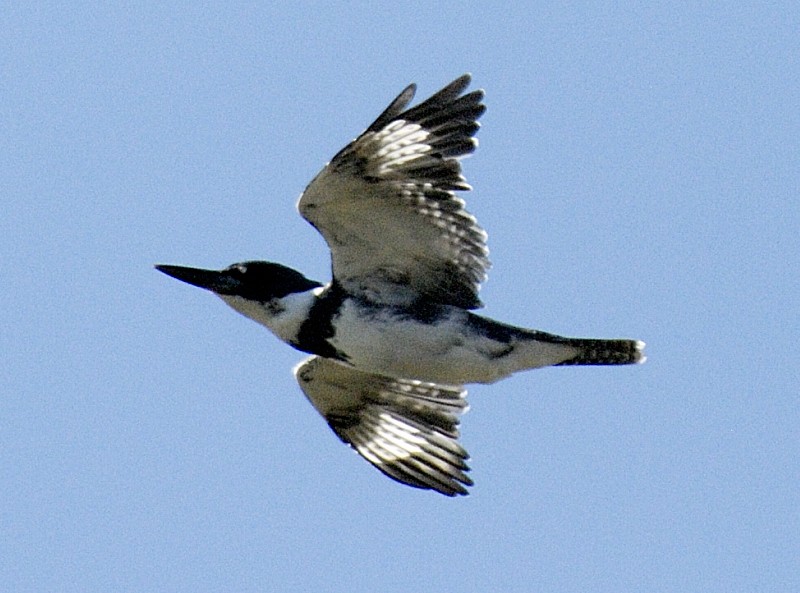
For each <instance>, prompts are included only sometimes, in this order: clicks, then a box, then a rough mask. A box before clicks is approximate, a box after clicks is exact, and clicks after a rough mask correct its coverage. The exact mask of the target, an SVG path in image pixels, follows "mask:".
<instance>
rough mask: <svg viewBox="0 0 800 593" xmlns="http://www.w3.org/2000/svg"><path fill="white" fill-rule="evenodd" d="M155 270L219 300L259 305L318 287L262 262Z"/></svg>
mask: <svg viewBox="0 0 800 593" xmlns="http://www.w3.org/2000/svg"><path fill="white" fill-rule="evenodd" d="M156 269H157V270H158V271H159V272H163V273H165V274H166V275H167V276H172V277H173V278H176V279H178V280H181V281H182V282H186V283H187V284H191V285H193V286H199V287H200V288H205V289H206V290H210V291H211V292H213V293H215V294H217V295H219V296H221V297H226V296H227V297H241V298H242V299H245V300H247V301H257V302H262V303H264V302H268V301H271V300H273V299H280V298H283V297H285V296H287V295H289V294H293V293H298V292H305V291H307V290H311V289H313V288H317V287H319V286H322V285H321V284H320V283H319V282H315V281H314V280H309V279H308V278H306V277H305V276H303V275H302V274H301V273H300V272H298V271H296V270H293V269H291V268H287V267H286V266H282V265H280V264H274V263H271V262H265V261H248V262H241V263H238V264H232V265H230V266H228V267H227V268H225V269H224V270H221V271H216V270H203V269H200V268H187V267H184V266H168V265H157V266H156Z"/></svg>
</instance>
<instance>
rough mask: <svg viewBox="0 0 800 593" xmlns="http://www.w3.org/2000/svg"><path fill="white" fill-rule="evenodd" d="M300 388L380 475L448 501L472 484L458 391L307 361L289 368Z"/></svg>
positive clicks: (324, 361) (462, 393) (462, 403)
mask: <svg viewBox="0 0 800 593" xmlns="http://www.w3.org/2000/svg"><path fill="white" fill-rule="evenodd" d="M294 374H295V377H296V378H297V381H298V383H300V388H301V389H302V390H303V392H304V393H305V394H306V397H308V399H309V400H310V401H311V403H312V404H313V405H314V407H315V408H316V409H317V411H319V412H320V414H322V415H323V416H324V417H325V419H326V420H327V421H328V424H329V425H330V427H331V428H332V429H333V431H334V432H335V433H336V434H337V435H338V436H339V438H340V439H342V441H344V442H345V443H347V444H349V445H351V446H352V447H353V448H354V449H355V450H356V451H357V452H358V453H359V454H360V455H361V456H362V457H363V458H364V459H366V460H367V461H369V462H370V463H371V464H372V465H374V466H375V467H377V468H378V469H379V470H380V471H382V472H383V473H384V474H386V475H387V476H389V477H390V478H393V479H395V480H397V481H398V482H402V483H403V484H408V485H409V486H414V487H416V488H427V489H432V490H436V491H437V492H441V493H442V494H445V495H447V496H455V495H457V494H467V490H466V488H465V486H471V485H472V480H470V479H469V477H468V476H467V475H466V474H465V472H467V471H469V467H467V465H466V463H465V461H466V459H468V458H469V455H467V452H466V451H465V450H464V448H463V447H462V446H461V445H459V443H458V416H459V414H461V413H463V412H464V411H466V409H467V403H466V401H465V397H466V394H467V392H466V391H465V390H464V389H463V388H462V387H455V386H446V385H436V384H434V383H425V382H422V381H413V380H406V379H392V378H389V377H384V376H382V375H376V374H373V373H365V372H362V371H358V370H355V369H352V368H350V367H347V366H344V365H342V364H339V363H337V362H333V361H331V360H329V359H327V358H321V357H318V356H312V357H310V358H308V359H306V360H304V361H303V362H302V363H300V364H299V365H298V366H297V367H295V369H294Z"/></svg>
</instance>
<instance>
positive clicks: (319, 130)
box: [0, 2, 800, 593]
mask: <svg viewBox="0 0 800 593" xmlns="http://www.w3.org/2000/svg"><path fill="white" fill-rule="evenodd" d="M263 4H264V6H262V4H261V3H246V4H232V3H231V4H227V3H225V4H219V5H217V4H210V5H209V4H206V5H199V4H194V3H180V4H175V5H172V6H165V5H164V4H163V3H146V2H144V3H136V4H118V5H115V6H109V5H108V4H107V3H96V4H92V3H71V4H68V5H65V6H56V5H52V4H49V3H41V4H38V5H36V6H34V5H32V4H28V3H20V4H19V5H14V6H7V7H5V8H4V9H3V11H2V15H0V29H1V30H2V31H3V35H2V36H0V89H1V90H0V192H2V195H3V206H2V216H0V248H2V256H3V268H4V270H3V275H2V277H3V288H2V290H0V299H2V301H1V302H0V305H1V306H0V327H1V328H2V331H0V354H1V355H2V360H3V364H2V371H0V425H1V426H2V429H1V430H0V534H1V537H0V583H2V587H0V588H2V589H4V590H8V591H18V592H27V591H61V592H70V591H98V592H99V591H241V592H246V591H270V590H271V591H283V592H293V591H335V592H339V591H342V592H345V591H346V592H349V593H352V592H361V591H385V592H394V591H442V590H458V591H461V592H462V593H471V592H478V591H493V590H494V591H506V592H528V591H564V592H567V591H570V592H572V591H575V592H577V591H581V592H582V591H603V592H604V591H609V592H612V591H613V592H615V593H620V592H627V591H675V592H682V593H684V592H687V591H703V592H709V591H726V592H729V591H771V592H777V591H787V592H788V591H797V590H798V589H800V576H798V575H800V570H798V558H800V510H799V509H800V496H798V483H800V455H799V453H800V428H798V427H800V413H799V412H798V408H799V407H798V387H797V386H798V371H797V368H798V365H797V330H798V305H799V304H800V299H799V298H798V296H800V289H799V288H798V286H799V285H798V280H797V278H798V272H797V269H798V259H799V257H798V256H799V255H800V240H799V239H798V234H799V233H798V230H799V229H800V216H799V215H798V214H799V210H800V206H799V205H798V204H800V201H798V190H800V173H799V172H800V140H798V139H799V138H800V115H799V114H800V110H799V109H798V105H800V83H798V72H797V64H798V63H799V62H800V35H799V34H798V29H799V27H800V10H798V8H797V5H796V3H791V2H785V3H782V2H775V3H737V4H733V3H730V4H729V5H728V6H727V7H721V6H720V3H703V2H701V3H692V4H689V5H686V6H682V5H681V4H680V3H667V4H661V3H631V4H627V5H618V4H617V3H607V2H603V3H580V2H579V3H566V4H565V3H554V4H553V5H552V6H544V5H543V6H539V7H530V6H524V4H523V5H518V6H508V5H505V4H500V3H494V2H481V3H437V4H436V6H434V5H433V3H430V4H427V3H402V4H396V3H393V4H389V3H384V4H378V3H374V2H371V3H366V2H364V3H349V4H348V3H345V4H338V5H336V7H335V8H324V7H320V6H319V5H318V4H317V3H305V2H294V3H291V4H289V3H273V6H271V7H270V6H266V4H267V3H263ZM465 71H469V72H472V73H473V76H474V85H475V86H476V87H481V88H484V89H485V90H486V93H487V98H486V102H487V104H488V111H487V113H486V114H485V116H484V117H483V119H482V122H483V128H482V130H481V132H480V134H479V138H480V142H481V147H480V149H479V150H478V152H477V153H476V155H475V156H474V157H472V158H470V159H469V160H467V161H466V162H465V170H466V175H467V177H468V179H469V181H470V182H471V183H472V185H473V186H474V188H475V189H474V191H473V192H471V193H470V194H468V195H467V196H466V198H467V200H468V204H469V207H470V210H471V211H472V212H473V213H474V214H475V215H476V216H477V217H478V218H479V220H480V222H481V223H482V225H483V226H484V227H485V228H486V229H487V230H488V232H489V234H490V243H489V245H490V248H491V256H492V260H493V263H494V267H493V268H492V271H491V274H490V279H489V281H488V283H487V284H486V285H485V287H484V290H483V292H482V297H483V300H484V302H486V303H487V308H486V309H485V312H486V314H487V315H490V316H492V317H495V318H498V319H502V320H503V321H506V322H510V323H515V324H518V325H525V326H528V327H535V328H538V329H542V330H546V331H551V332H556V333H561V334H565V335H574V336H596V337H632V338H639V339H642V340H645V341H646V342H647V343H648V355H649V360H648V362H647V363H646V364H645V365H643V366H641V367H636V368H557V369H545V370H539V371H534V372H530V373H524V374H521V375H517V376H515V377H513V378H511V379H509V380H506V381H504V382H502V383H498V384H495V385H491V386H473V387H472V388H471V390H470V402H471V406H472V407H471V410H470V412H469V413H468V414H467V415H466V416H465V417H464V422H463V425H462V429H463V430H462V434H463V443H464V444H465V446H466V447H467V448H468V450H469V451H470V453H471V454H472V460H471V465H472V467H473V471H472V477H473V479H474V480H475V482H476V485H475V487H474V488H473V489H472V494H471V495H470V496H468V497H465V498H461V499H457V500H453V499H447V498H445V497H442V496H438V495H435V494H432V493H427V492H422V491H418V490H414V489H410V488H404V487H402V486H400V485H398V484H396V483H394V482H392V481H390V480H388V479H385V478H384V477H383V476H381V475H380V474H379V473H378V472H376V471H375V470H374V469H372V468H371V467H370V466H369V465H368V464H366V463H365V462H363V461H362V460H361V459H359V458H358V457H357V456H356V455H355V454H354V453H352V452H350V451H348V450H347V448H345V447H344V446H343V445H341V444H340V443H339V442H338V440H337V439H336V437H335V436H334V435H333V433H331V432H330V431H329V430H328V428H327V427H326V425H325V423H324V421H323V420H322V419H321V418H320V417H318V416H317V415H316V414H315V412H314V411H313V409H312V408H311V407H310V406H309V405H308V403H307V402H306V401H305V400H304V398H303V396H302V394H301V392H300V390H299V388H298V387H297V385H296V384H295V382H294V379H293V377H292V375H291V373H290V369H291V367H292V366H293V365H294V364H295V363H296V362H297V361H298V360H300V358H301V355H300V353H297V352H294V351H292V350H291V349H290V348H288V347H286V346H285V345H283V344H280V343H279V342H278V341H277V340H275V339H274V338H273V337H272V336H270V335H269V334H268V333H267V332H266V331H265V330H264V329H263V328H261V327H259V326H257V325H256V324H254V323H252V322H250V321H248V320H246V319H245V318H243V317H240V316H238V315H236V314H235V313H234V312H233V311H231V310H229V309H228V308H227V307H225V306H224V305H223V304H222V303H221V302H220V301H219V300H218V299H215V298H213V297H212V296H210V295H208V294H206V293H203V292H201V291H198V290H196V289H192V288H190V287H187V286H185V285H181V284H180V283H178V282H175V281H174V280H171V279H169V278H166V277H165V276H163V275H162V274H159V273H157V272H156V271H155V270H153V268H152V266H153V264H155V263H176V264H188V265H196V266H205V267H222V266H225V265H227V264H229V263H231V262H234V261H241V260H244V259H254V258H256V259H268V260H273V261H279V262H282V263H284V264H287V265H290V266H293V267H296V268H298V269H301V270H302V271H303V272H304V273H306V274H307V275H308V276H310V277H312V278H318V279H322V280H326V279H327V278H328V266H329V262H328V253H327V250H326V248H325V245H324V243H323V241H322V240H321V238H320V237H318V236H317V234H316V233H315V232H314V230H313V229H312V228H311V227H310V226H309V225H307V224H306V223H305V222H304V221H303V220H302V219H301V218H300V217H299V216H298V215H297V214H296V212H295V210H294V206H295V201H296V198H297V196H298V195H299V194H300V192H301V191H302V189H303V187H304V186H305V184H306V183H307V182H308V181H309V180H310V179H311V178H312V176H313V175H314V174H315V173H316V172H317V171H318V170H319V168H320V167H321V166H322V165H323V164H324V163H325V162H326V161H327V160H328V159H329V158H330V157H331V156H332V155H333V154H334V153H335V152H336V151H337V150H338V149H339V148H341V147H342V146H343V145H344V143H346V142H347V141H349V140H350V139H351V138H353V137H354V136H355V135H356V134H358V133H359V132H360V131H361V130H362V129H363V128H364V127H365V126H366V125H367V124H369V123H370V122H371V121H372V119H373V118H374V117H375V116H377V114H378V113H379V112H380V111H381V110H382V109H383V108H384V107H385V106H386V104H387V103H388V102H389V101H390V100H391V99H392V98H393V97H394V96H395V94H396V93H397V92H399V91H400V90H401V89H402V88H403V87H404V86H405V85H406V84H407V83H409V82H412V81H415V82H417V83H418V84H419V97H421V98H422V97H424V96H427V95H428V94H430V93H431V92H433V91H435V90H438V89H439V88H440V87H441V86H443V85H444V84H446V83H447V82H449V81H450V80H452V79H453V78H455V77H456V76H458V75H460V74H461V73H463V72H465Z"/></svg>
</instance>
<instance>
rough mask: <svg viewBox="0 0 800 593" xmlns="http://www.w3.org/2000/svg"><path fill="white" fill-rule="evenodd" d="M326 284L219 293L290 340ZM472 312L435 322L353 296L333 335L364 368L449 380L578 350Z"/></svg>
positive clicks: (528, 365) (527, 365)
mask: <svg viewBox="0 0 800 593" xmlns="http://www.w3.org/2000/svg"><path fill="white" fill-rule="evenodd" d="M322 290H323V288H318V289H315V290H313V291H309V292H305V293H299V294H293V295H289V296H287V297H285V298H283V299H280V300H275V301H273V302H270V303H266V304H262V303H258V302H253V301H248V300H246V299H243V298H241V297H236V296H224V295H223V296H222V297H221V298H222V299H223V300H224V301H225V302H226V303H227V304H228V305H230V306H231V307H233V308H234V309H235V310H236V311H238V312H239V313H241V314H242V315H245V316H246V317H249V318H250V319H253V320H254V321H257V322H258V323H260V324H262V325H264V326H265V327H267V328H268V329H269V330H270V331H271V332H272V333H274V334H275V335H276V336H277V337H278V338H280V339H281V340H283V341H284V342H289V343H291V342H292V341H293V340H294V339H295V338H296V337H297V334H298V332H299V331H300V327H301V325H302V324H303V322H304V321H305V319H306V317H307V316H308V312H309V310H310V309H311V306H312V305H313V304H314V301H315V299H316V297H317V295H318V294H319V293H320V292H322ZM468 315H469V314H468V313H467V312H466V311H464V310H463V309H459V308H457V307H452V308H451V309H450V312H449V315H448V316H447V317H446V318H444V319H442V320H440V321H438V322H437V323H433V324H429V323H421V322H419V321H415V320H413V319H407V318H398V317H396V316H394V315H393V314H392V313H391V309H390V310H388V311H387V312H385V313H380V312H378V313H376V311H375V310H374V309H369V310H368V311H365V310H364V309H362V308H360V307H358V306H357V305H356V304H354V303H353V302H351V301H348V302H346V303H345V304H344V306H343V307H342V309H341V310H340V312H339V316H338V317H337V318H336V319H335V321H334V327H335V334H334V336H333V337H332V338H331V339H330V343H331V345H332V346H333V347H334V348H336V350H338V351H340V352H343V353H344V354H345V356H346V357H347V362H348V363H349V364H350V365H352V366H353V367H355V368H357V369H360V370H362V371H367V372H371V373H379V374H381V375H386V376H389V377H396V378H403V379H417V380H420V381H430V382H434V383H443V384H447V385H463V384H466V383H493V382H495V381H498V380H500V379H503V378H504V377H507V376H509V375H511V374H512V373H515V372H517V371H521V370H525V369H533V368H538V367H545V366H550V365H554V364H558V363H560V362H563V361H565V360H568V359H570V358H572V357H574V356H575V355H576V354H577V353H578V351H577V349H575V348H574V347H571V346H567V345H564V344H551V343H548V342H538V341H535V340H530V339H523V340H518V341H515V342H512V343H511V344H507V343H504V342H499V341H496V340H492V339H489V338H487V337H485V336H482V335H479V334H478V333H477V332H475V331H473V330H470V329H469V328H468V327H467V326H466V319H467V316H468Z"/></svg>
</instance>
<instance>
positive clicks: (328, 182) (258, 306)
mask: <svg viewBox="0 0 800 593" xmlns="http://www.w3.org/2000/svg"><path fill="white" fill-rule="evenodd" d="M469 83H470V76H469V75H468V74H465V75H464V76H461V77H460V78H458V79H456V80H454V81H453V82H451V83H450V84H449V85H447V86H446V87H445V88H443V89H442V90H440V91H439V92H437V93H436V94H434V95H433V96H431V97H430V98H429V99H428V100H426V101H424V102H422V103H420V104H419V105H416V106H415V107H412V108H408V105H409V103H410V102H411V100H412V98H413V97H414V93H415V91H416V86H415V85H413V84H412V85H409V86H408V87H406V89H405V90H403V92H402V93H400V94H399V95H398V96H397V98H396V99H395V100H394V101H392V102H391V104H390V105H389V106H388V107H387V108H386V109H385V110H384V112H383V113H381V114H380V115H379V116H378V118H377V119H376V120H375V121H374V122H373V123H372V125H370V126H369V127H368V128H367V129H366V130H365V131H364V132H363V133H362V134H361V135H360V136H358V138H356V139H355V140H353V141H352V142H351V143H350V144H348V145H347V146H345V147H344V148H343V149H342V150H341V151H340V152H339V153H338V154H337V155H336V156H334V157H333V159H331V161H330V162H329V163H328V164H327V165H325V167H324V168H323V169H322V171H320V173H319V174H318V175H317V176H316V177H315V178H314V179H313V180H312V181H311V183H310V184H309V185H308V187H306V189H305V191H304V192H303V194H302V195H301V197H300V201H299V203H298V209H299V211H300V214H301V215H302V216H303V218H305V219H306V220H307V221H308V222H309V223H311V225H312V226H314V228H316V229H317V230H318V231H319V232H320V233H321V234H322V236H323V237H324V238H325V241H326V242H327V244H328V247H329V248H330V251H331V260H332V271H333V274H332V276H333V279H332V280H331V281H330V282H328V283H327V284H323V283H321V282H317V281H315V280H309V279H308V278H306V277H305V276H303V275H302V274H301V273H300V272H297V271H295V270H292V269H290V268H287V267H285V266H282V265H280V264H276V263H271V262H265V261H247V262H243V263H236V264H233V265H231V266H228V267H227V268H225V269H223V270H221V271H215V270H204V269H197V268H188V267H183V266H173V265H158V266H156V268H157V269H158V270H160V271H161V272H164V273H165V274H167V275H169V276H172V277H173V278H177V279H178V280H181V281H183V282H187V283H189V284H192V285H194V286H198V287H200V288H204V289H206V290H209V291H211V292H213V293H214V294H216V295H217V296H219V297H220V298H221V299H222V300H223V301H225V302H226V303H227V304H228V305H230V306H231V307H232V308H233V309H235V310H236V311H238V312H239V313H241V314H243V315H245V316H246V317H249V318H250V319H252V320H254V321H256V322H258V323H260V324H262V325H264V326H266V327H267V329H269V330H270V331H271V332H272V333H273V334H275V335H276V336H277V337H278V338H279V339H281V340H283V341H284V342H286V343H287V344H289V345H290V346H292V347H294V348H296V349H297V350H300V351H302V352H306V353H308V354H310V355H311V356H310V357H308V358H307V359H305V360H304V361H303V362H301V363H300V364H299V365H298V366H297V367H295V369H294V374H295V377H296V379H297V381H298V383H299V384H300V388H301V389H302V390H303V392H304V393H305V395H306V396H307V397H308V399H309V400H310V402H311V404H312V405H313V406H314V407H315V408H316V409H317V411H319V413H320V414H322V416H324V418H325V420H327V422H328V424H329V425H330V427H331V428H332V429H333V431H334V432H335V433H336V434H337V435H338V436H339V438H340V439H341V440H342V441H344V442H345V443H347V444H349V445H350V446H352V447H353V448H354V449H355V450H356V451H357V452H358V453H359V454H360V455H361V456H362V457H363V458H364V459H366V460H367V461H369V462H370V463H371V464H372V465H374V466H375V467H376V468H378V469H379V470H380V471H381V472H383V473H384V474H386V475H387V476H389V477H390V478H393V479H395V480H397V481H398V482H401V483H403V484H407V485H409V486H414V487H417V488H423V489H431V490H434V491H436V492H440V493H442V494H445V495H447V496H456V495H463V494H467V492H468V491H467V487H468V486H471V485H472V484H473V482H472V480H471V479H470V477H469V476H468V475H467V472H468V471H469V467H468V466H467V463H466V462H467V459H468V457H469V456H468V454H467V452H466V451H465V449H464V448H463V447H462V446H461V444H460V443H459V442H458V437H459V432H458V427H459V416H460V414H462V413H463V412H464V411H466V409H467V403H466V395H467V392H466V390H465V388H464V385H465V384H467V383H493V382H495V381H498V380H500V379H503V378H505V377H508V376H509V375H511V374H512V373H515V372H517V371H523V370H527V369H534V368H539V367H546V366H552V365H618V364H632V363H638V362H643V361H644V355H643V348H644V343H643V342H640V341H637V340H627V339H613V340H605V339H585V338H566V337H562V336H558V335H554V334H550V333H546V332H543V331H538V330H531V329H524V328H520V327H514V326H512V325H508V324H505V323H500V322H498V321H494V320H492V319H489V318H487V317H483V316H479V315H477V314H476V313H474V312H473V310H474V309H477V308H479V307H480V306H481V302H480V300H479V299H478V290H479V289H480V284H481V282H483V281H484V280H485V279H486V271H487V269H488V268H489V259H488V249H487V247H486V233H485V232H484V230H483V229H482V228H481V227H480V226H479V225H478V223H477V222H476V220H475V218H474V217H473V216H472V215H471V214H469V213H468V212H467V211H466V209H465V204H464V201H463V200H462V199H461V198H460V197H458V196H457V194H456V192H460V191H467V190H469V189H471V188H470V186H469V185H468V184H467V182H466V180H465V178H464V177H463V176H462V174H461V164H460V160H459V159H461V158H462V157H464V156H465V155H468V154H470V153H472V152H473V151H474V150H475V148H476V147H477V141H476V140H475V138H474V135H475V133H476V132H477V131H478V128H479V124H478V121H477V120H478V118H479V117H480V116H481V115H482V114H483V112H484V110H485V109H486V107H485V105H484V104H483V102H482V101H483V91H481V90H475V91H471V92H466V90H467V87H468V86H469Z"/></svg>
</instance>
